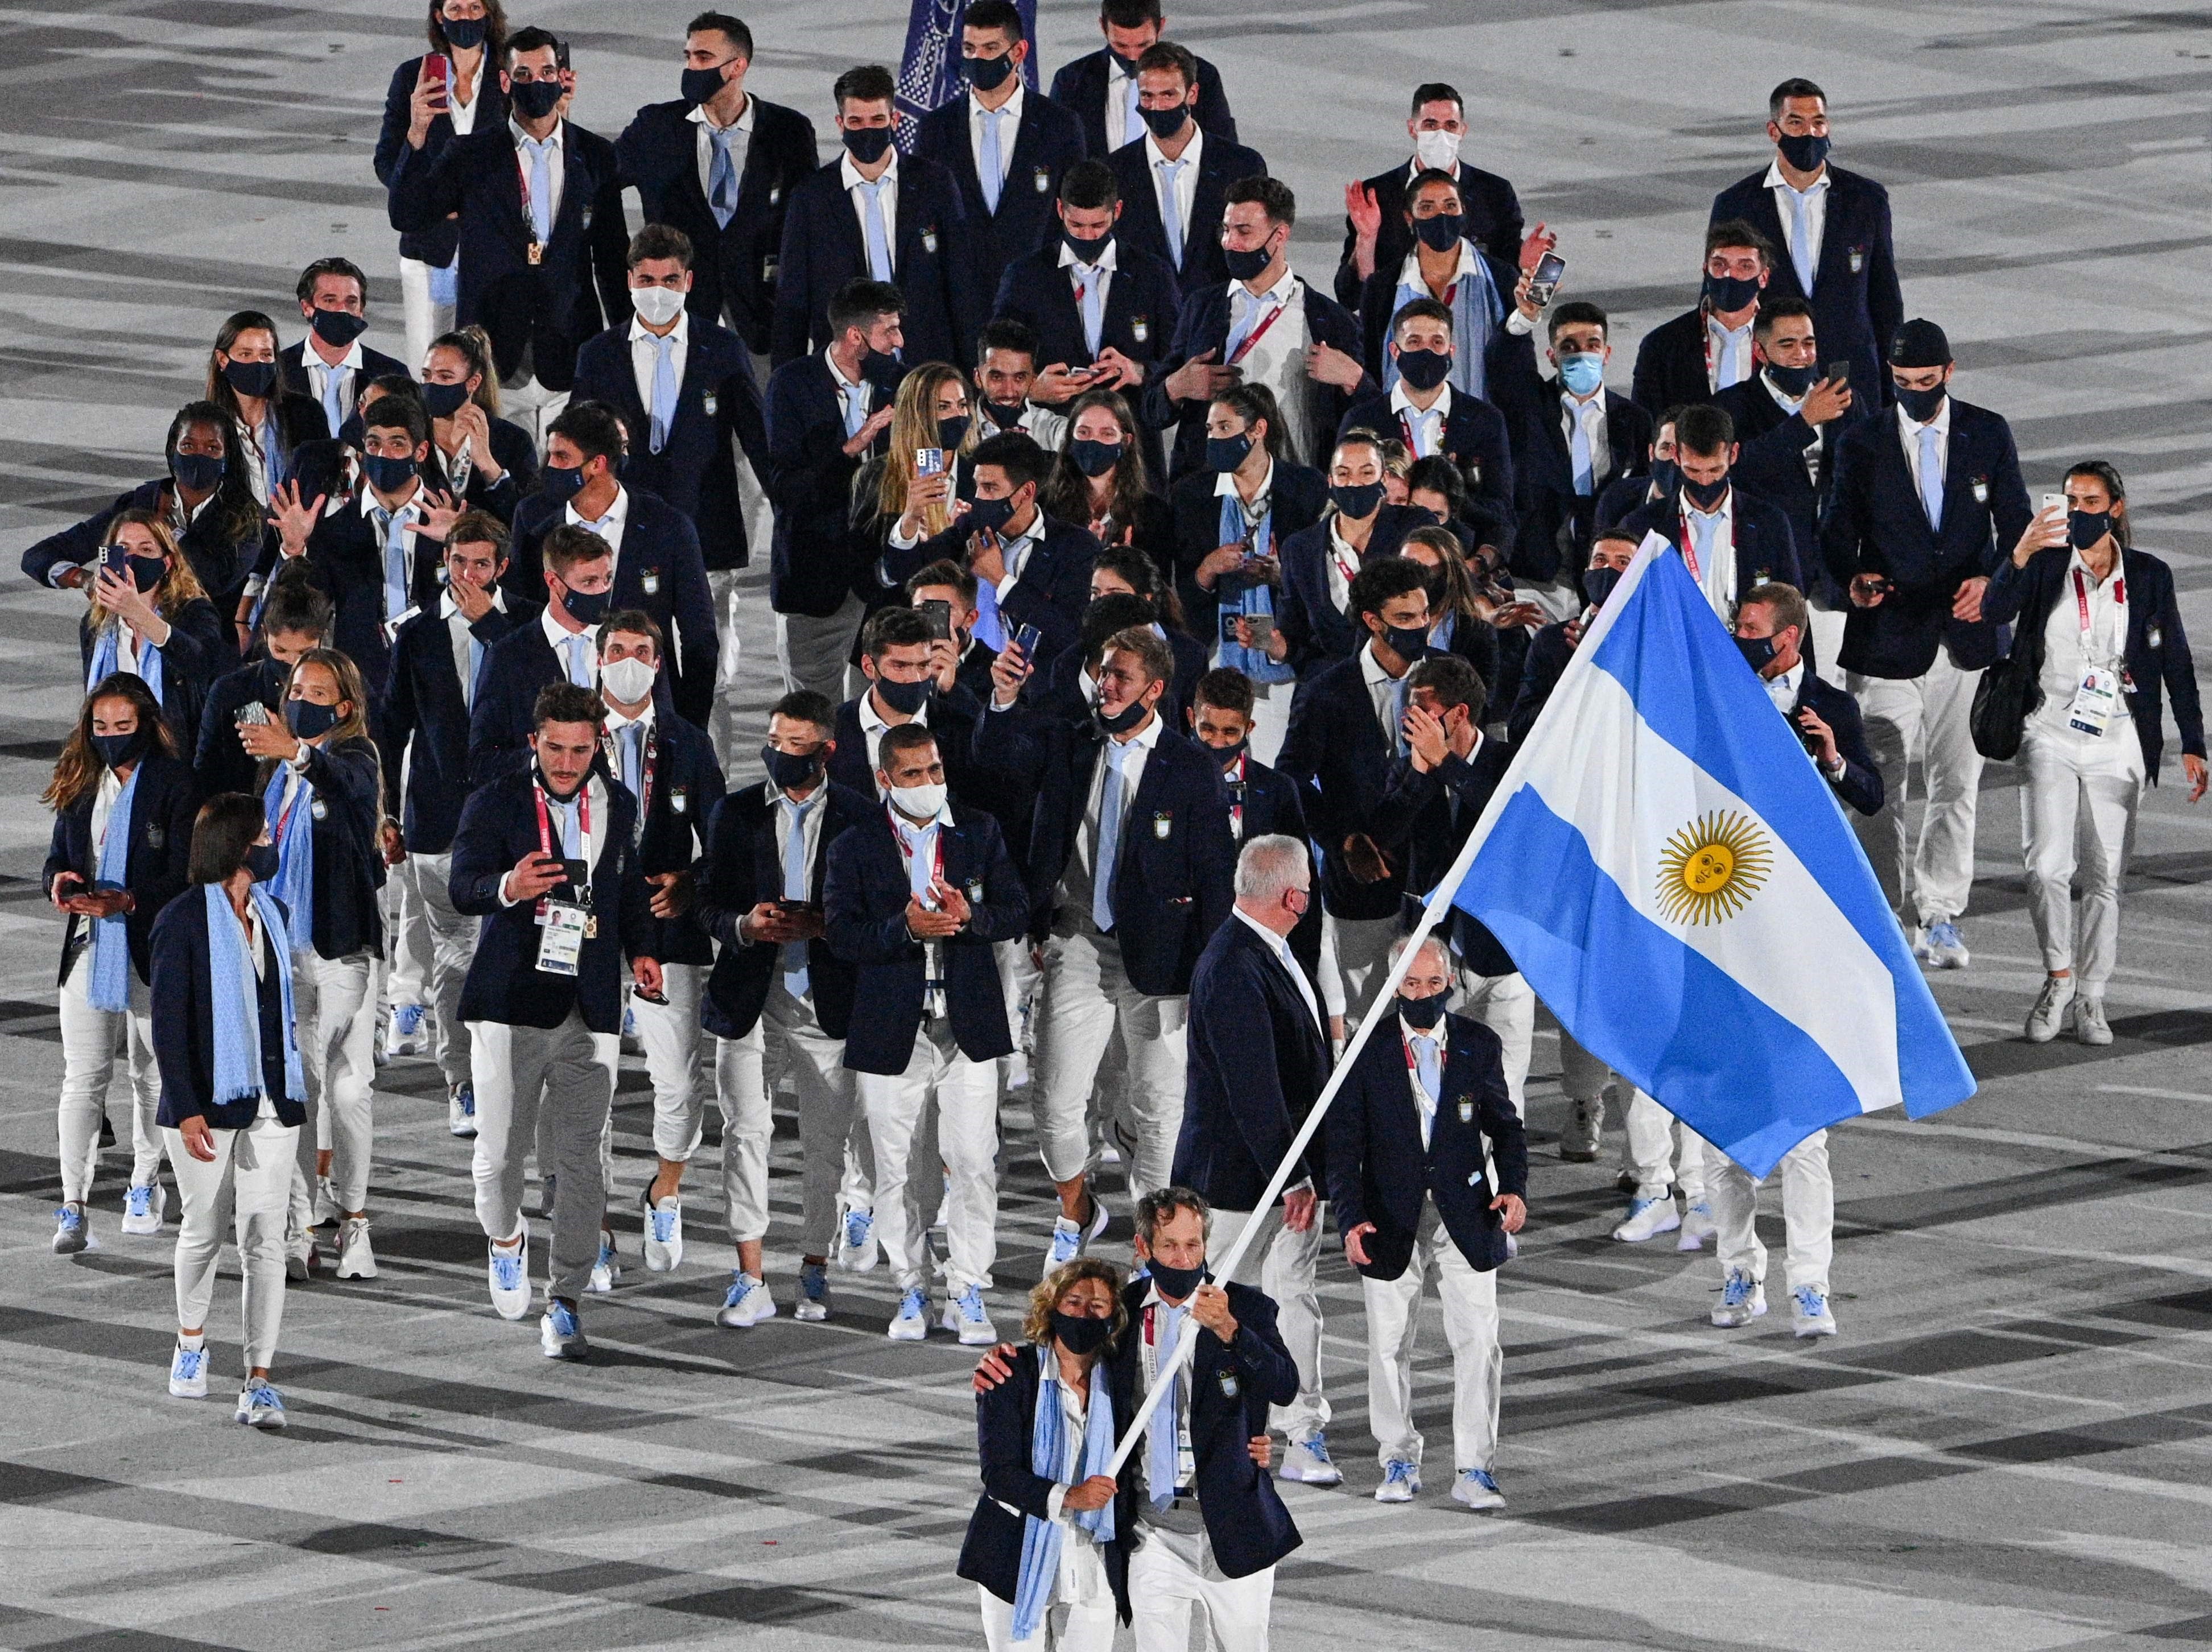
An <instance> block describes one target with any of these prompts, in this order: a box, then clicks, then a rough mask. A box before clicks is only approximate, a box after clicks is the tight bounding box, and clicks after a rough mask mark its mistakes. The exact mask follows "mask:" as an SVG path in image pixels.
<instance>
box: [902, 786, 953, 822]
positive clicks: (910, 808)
mask: <svg viewBox="0 0 2212 1652" xmlns="http://www.w3.org/2000/svg"><path fill="white" fill-rule="evenodd" d="M890 793H891V807H892V808H894V809H896V810H897V811H899V813H901V814H902V815H904V816H906V817H907V818H908V819H909V820H933V819H935V818H936V817H937V811H939V810H940V809H942V808H944V807H945V783H944V782H943V781H942V780H940V781H939V782H938V783H937V784H936V785H934V786H894V787H891V788H890Z"/></svg>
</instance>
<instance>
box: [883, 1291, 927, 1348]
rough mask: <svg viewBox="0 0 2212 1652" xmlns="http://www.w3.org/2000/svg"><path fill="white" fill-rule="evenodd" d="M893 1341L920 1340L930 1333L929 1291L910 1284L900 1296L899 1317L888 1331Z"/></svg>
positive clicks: (893, 1321) (891, 1323)
mask: <svg viewBox="0 0 2212 1652" xmlns="http://www.w3.org/2000/svg"><path fill="white" fill-rule="evenodd" d="M886 1334H888V1335H889V1336H890V1339H891V1340H892V1341H893V1342H920V1341H921V1339H923V1338H925V1337H927V1335H928V1334H929V1292H928V1291H925V1290H924V1289H922V1287H921V1286H920V1285H910V1286H908V1289H907V1291H906V1294H905V1295H904V1296H902V1297H900V1298H899V1311H898V1315H897V1317H896V1318H895V1319H893V1320H892V1321H891V1322H890V1329H889V1331H888V1332H887V1333H886Z"/></svg>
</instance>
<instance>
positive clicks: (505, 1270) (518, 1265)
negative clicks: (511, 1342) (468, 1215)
mask: <svg viewBox="0 0 2212 1652" xmlns="http://www.w3.org/2000/svg"><path fill="white" fill-rule="evenodd" d="M490 1251H491V1260H490V1264H489V1268H488V1269H487V1272H489V1275H490V1278H491V1305H492V1308H493V1310H494V1311H495V1312H496V1313H497V1314H498V1315H499V1316H500V1318H501V1319H503V1320H519V1319H520V1318H521V1317H522V1316H523V1315H525V1314H526V1313H528V1312H529V1311H530V1230H529V1229H528V1228H524V1229H523V1230H522V1242H521V1243H520V1244H519V1245H517V1246H515V1247H514V1248H513V1249H512V1250H508V1249H506V1248H502V1247H501V1246H499V1245H493V1246H491V1247H490Z"/></svg>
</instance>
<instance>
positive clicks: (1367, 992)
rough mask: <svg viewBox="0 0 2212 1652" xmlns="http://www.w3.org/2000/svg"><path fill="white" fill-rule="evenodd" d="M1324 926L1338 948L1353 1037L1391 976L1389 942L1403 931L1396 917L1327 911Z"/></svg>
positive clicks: (1347, 1025) (1349, 1031)
mask: <svg viewBox="0 0 2212 1652" xmlns="http://www.w3.org/2000/svg"><path fill="white" fill-rule="evenodd" d="M1322 927H1323V929H1324V931H1325V932H1327V933H1328V936H1329V938H1330V939H1331V941H1332V942H1333V943H1334V947H1335V951H1336V969H1337V974H1338V975H1339V976H1340V977H1341V979H1342V980H1343V982H1344V1031H1345V1036H1346V1037H1350V1036H1351V1035H1352V1029H1354V1028H1356V1027H1357V1026H1358V1024H1359V1023H1360V1022H1361V1021H1362V1020H1363V1019H1364V1018H1365V1017H1366V1015H1367V1012H1368V1011H1369V1010H1370V1009H1372V1008H1373V1007H1374V1004H1375V999H1376V994H1378V993H1381V992H1382V990H1383V982H1384V981H1388V980H1389V977H1390V944H1391V943H1392V942H1393V941H1395V940H1396V939H1397V938H1398V937H1399V936H1400V935H1401V933H1403V931H1402V930H1401V929H1400V927H1399V925H1398V920H1396V919H1395V918H1339V917H1337V916H1335V915H1334V914H1331V913H1328V912H1326V911H1324V912H1323V913H1322Z"/></svg>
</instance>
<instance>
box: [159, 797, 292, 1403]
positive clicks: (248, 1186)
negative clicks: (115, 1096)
mask: <svg viewBox="0 0 2212 1652" xmlns="http://www.w3.org/2000/svg"><path fill="white" fill-rule="evenodd" d="M191 845H192V847H191V859H190V861H189V863H188V865H187V873H188V877H189V880H190V881H189V883H188V884H187V886H186V887H185V891H184V893H182V894H181V895H179V896H177V897H176V898H175V899H174V900H173V901H171V902H169V904H168V905H167V906H166V907H164V908H161V916H159V917H158V918H156V919H155V920H154V934H153V954H152V966H153V967H152V971H151V975H152V981H153V1021H154V1055H155V1060H157V1061H159V1062H160V1064H161V1111H160V1114H159V1118H160V1121H161V1137H162V1142H163V1145H164V1146H165V1147H166V1148H167V1152H168V1155H169V1166H170V1169H172V1170H173V1172H174V1173H175V1175H176V1178H177V1196H178V1198H179V1200H180V1201H181V1202H182V1204H183V1206H184V1220H183V1223H182V1224H181V1225H180V1226H179V1229H178V1230H177V1260H176V1288H177V1345H176V1349H175V1351H173V1353H172V1354H171V1355H170V1357H169V1392H170V1393H171V1394H174V1395H175V1396H176V1397H177V1398H178V1399H179V1400H198V1399H204V1397H205V1396H206V1394H207V1390H208V1369H207V1368H208V1346H207V1316H208V1309H209V1308H210V1306H212V1305H213V1303H214V1300H215V1271H216V1259H217V1257H218V1256H219V1255H220V1254H221V1253H222V1222H223V1217H224V1214H225V1212H228V1213H229V1214H230V1216H231V1219H232V1224H233V1231H234V1233H235V1235H236V1236H237V1241H238V1263H239V1272H240V1290H239V1309H240V1318H241V1319H242V1320H243V1321H244V1327H245V1339H244V1340H245V1348H244V1355H245V1365H246V1385H245V1387H244V1388H243V1389H242V1390H241V1391H240V1394H239V1396H238V1410H237V1412H236V1413H235V1415H236V1416H237V1418H238V1420H239V1421H240V1422H241V1423H245V1424H250V1425H251V1426H252V1427H255V1428H282V1427H283V1425H284V1421H285V1418H284V1401H283V1396H281V1395H280V1394H278V1393H277V1392H276V1388H274V1387H272V1386H271V1385H270V1382H269V1370H270V1365H271V1364H273V1363H274V1362H275V1360H276V1335H277V1332H278V1330H279V1329H280V1328H281V1327H282V1326H283V1320H284V1206H285V1202H286V1200H287V1199H288V1197H289V1193H290V1191H291V1182H292V1164H293V1158H294V1144H295V1141H296V1139H298V1137H299V1134H300V1126H301V1123H302V1122H303V1121H305V1120H306V1118H307V1105H306V1103H307V1080H306V1078H305V1077H304V1076H303V1074H302V1072H301V1064H300V1051H299V1047H298V1045H297V1043H296V1042H295V1041H294V1039H293V1036H292V1011H293V999H292V946H291V941H290V939H289V937H288V935H287V933H286V930H285V920H284V909H283V907H281V906H280V905H278V904H277V902H276V899H275V897H273V896H271V895H270V892H269V890H268V888H267V886H266V884H265V883H264V881H263V880H262V877H261V875H262V874H263V873H265V872H270V871H272V870H273V865H272V861H271V857H272V856H273V854H274V853H275V848H274V846H273V845H271V844H270V841H269V832H268V828H267V826H266V825H265V823H264V822H263V820H262V817H261V805H259V804H258V803H256V802H255V801H254V800H253V799H252V798H249V797H246V796H245V795H243V794H242V793H236V792H225V793H220V794H218V795H216V796H215V797H212V798H210V799H208V801H207V802H206V803H205V804H204V805H202V806H201V808H200V811H199V817H198V818H197V820H195V821H194V822H193V824H192V837H191Z"/></svg>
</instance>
